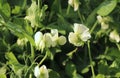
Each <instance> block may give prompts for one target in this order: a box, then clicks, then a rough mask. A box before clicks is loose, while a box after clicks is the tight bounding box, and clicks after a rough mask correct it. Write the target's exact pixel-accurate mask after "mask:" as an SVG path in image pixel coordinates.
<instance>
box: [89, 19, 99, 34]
mask: <svg viewBox="0 0 120 78" xmlns="http://www.w3.org/2000/svg"><path fill="white" fill-rule="evenodd" d="M97 23H98V22H97V21H96V22H95V23H94V25H93V26H92V28H91V30H90V33H92V32H93V30H94V29H95V28H96V26H97Z"/></svg>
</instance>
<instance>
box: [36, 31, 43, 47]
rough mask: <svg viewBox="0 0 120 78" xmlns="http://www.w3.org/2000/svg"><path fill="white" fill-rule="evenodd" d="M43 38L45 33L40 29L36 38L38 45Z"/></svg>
mask: <svg viewBox="0 0 120 78" xmlns="http://www.w3.org/2000/svg"><path fill="white" fill-rule="evenodd" d="M42 38H43V34H42V33H41V32H40V31H38V32H36V33H35V36H34V40H35V44H36V46H38V45H39V43H40V41H41V40H42Z"/></svg>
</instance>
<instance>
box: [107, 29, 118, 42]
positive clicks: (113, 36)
mask: <svg viewBox="0 0 120 78" xmlns="http://www.w3.org/2000/svg"><path fill="white" fill-rule="evenodd" d="M109 37H110V40H111V41H112V42H117V43H119V42H120V36H119V34H118V33H117V31H116V30H113V31H112V32H110V35H109Z"/></svg>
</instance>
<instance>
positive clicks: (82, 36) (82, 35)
mask: <svg viewBox="0 0 120 78" xmlns="http://www.w3.org/2000/svg"><path fill="white" fill-rule="evenodd" d="M80 37H81V40H82V41H87V40H88V39H90V38H91V35H90V33H89V32H88V31H87V32H84V33H82V34H81V36H80Z"/></svg>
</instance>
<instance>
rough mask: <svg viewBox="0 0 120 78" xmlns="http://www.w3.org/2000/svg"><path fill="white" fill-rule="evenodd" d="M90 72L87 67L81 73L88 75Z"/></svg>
mask: <svg viewBox="0 0 120 78" xmlns="http://www.w3.org/2000/svg"><path fill="white" fill-rule="evenodd" d="M88 71H89V67H88V66H87V67H85V68H84V69H83V70H82V71H81V73H83V74H84V73H87V72H88Z"/></svg>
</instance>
